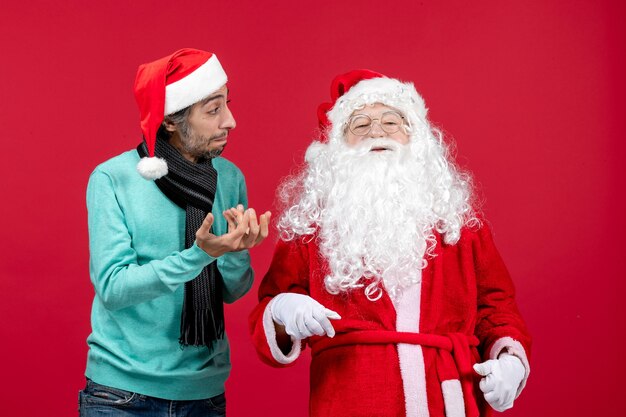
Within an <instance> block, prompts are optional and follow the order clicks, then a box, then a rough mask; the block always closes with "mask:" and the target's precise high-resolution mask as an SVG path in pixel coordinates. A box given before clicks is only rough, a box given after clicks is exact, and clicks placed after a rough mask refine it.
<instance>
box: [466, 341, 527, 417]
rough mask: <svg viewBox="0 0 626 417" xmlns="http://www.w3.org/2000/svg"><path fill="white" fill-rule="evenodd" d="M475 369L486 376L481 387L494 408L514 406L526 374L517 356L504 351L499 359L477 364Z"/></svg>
mask: <svg viewBox="0 0 626 417" xmlns="http://www.w3.org/2000/svg"><path fill="white" fill-rule="evenodd" d="M474 370H475V371H476V372H477V373H478V374H480V375H482V376H483V377H484V378H482V379H481V380H480V383H479V387H480V390H481V391H482V392H483V394H484V395H485V400H487V402H488V403H489V405H491V407H492V408H493V409H494V410H496V411H504V410H508V409H509V408H511V407H513V401H515V396H516V395H517V390H518V388H519V386H520V383H521V382H522V380H523V379H524V375H525V374H526V369H525V368H524V365H523V364H522V361H521V360H520V359H519V358H518V357H517V356H513V355H509V354H508V353H502V354H500V356H499V357H498V359H491V360H488V361H486V362H482V363H477V364H475V365H474Z"/></svg>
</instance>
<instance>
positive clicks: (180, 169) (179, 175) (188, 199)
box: [137, 138, 224, 350]
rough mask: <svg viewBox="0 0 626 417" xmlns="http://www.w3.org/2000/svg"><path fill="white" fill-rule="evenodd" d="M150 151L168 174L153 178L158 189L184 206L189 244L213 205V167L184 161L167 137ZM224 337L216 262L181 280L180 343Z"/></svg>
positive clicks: (206, 342)
mask: <svg viewBox="0 0 626 417" xmlns="http://www.w3.org/2000/svg"><path fill="white" fill-rule="evenodd" d="M137 152H138V153H139V155H140V156H141V157H146V156H148V148H147V146H146V143H145V141H144V142H142V143H140V144H139V146H138V147H137ZM154 155H155V156H156V157H159V158H163V159H165V161H166V162H167V168H168V174H167V175H166V176H164V177H161V178H159V179H156V180H154V182H155V183H156V185H157V186H158V187H159V189H160V190H161V192H163V194H165V195H166V196H167V197H168V198H169V199H170V200H172V201H173V202H174V203H176V204H177V205H178V206H179V207H181V208H183V209H185V214H186V219H185V248H190V247H191V246H193V244H194V242H195V240H196V231H197V230H198V228H199V227H200V225H201V224H202V222H203V220H204V218H205V217H206V215H207V214H208V213H209V212H211V209H212V208H213V199H214V198H215V190H216V188H217V171H216V170H215V168H213V164H212V161H211V159H203V160H200V161H198V163H195V164H194V163H192V162H189V161H187V160H186V159H185V158H184V157H183V156H182V155H181V154H180V152H178V150H176V148H174V147H173V146H172V145H170V144H169V142H168V141H167V140H164V139H160V138H159V139H157V140H156V145H155V150H154ZM223 338H224V304H223V299H222V276H221V274H220V272H219V270H218V269H217V262H216V261H215V262H211V263H210V264H209V265H208V266H206V267H204V268H203V269H202V271H201V272H200V275H198V276H197V277H196V278H194V279H193V280H191V281H188V282H186V283H185V298H184V301H183V311H182V313H181V320H180V339H179V342H180V344H181V345H182V346H207V347H208V348H209V350H211V349H212V346H213V341H215V340H217V339H223Z"/></svg>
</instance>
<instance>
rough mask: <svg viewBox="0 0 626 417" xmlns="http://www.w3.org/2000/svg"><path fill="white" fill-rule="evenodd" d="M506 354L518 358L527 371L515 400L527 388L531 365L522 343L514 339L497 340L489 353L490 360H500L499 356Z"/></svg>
mask: <svg viewBox="0 0 626 417" xmlns="http://www.w3.org/2000/svg"><path fill="white" fill-rule="evenodd" d="M503 351H504V352H506V353H508V354H509V355H513V356H517V357H518V358H519V359H520V360H521V361H522V365H524V368H525V369H526V372H525V373H524V379H522V382H520V384H519V388H518V389H517V394H516V395H515V398H517V397H519V395H520V394H521V393H522V390H523V389H524V387H525V386H526V381H527V380H528V375H529V374H530V364H529V363H528V356H526V351H525V350H524V347H523V346H522V344H521V343H520V342H518V341H517V340H515V339H513V338H512V337H501V338H500V339H498V340H496V342H495V343H494V344H493V346H492V347H491V351H490V352H489V359H498V356H499V355H500V353H502V352H503Z"/></svg>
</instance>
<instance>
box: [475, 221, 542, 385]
mask: <svg viewBox="0 0 626 417" xmlns="http://www.w3.org/2000/svg"><path fill="white" fill-rule="evenodd" d="M474 258H475V264H476V269H477V270H476V279H477V289H478V316H477V323H476V335H477V336H478V338H479V339H480V342H481V347H482V352H483V359H485V360H487V359H496V358H497V357H498V355H499V354H500V353H502V352H508V353H510V354H512V355H515V356H517V357H519V358H520V360H521V361H522V363H523V364H524V367H525V368H526V375H525V377H524V380H523V381H522V383H521V384H520V388H519V390H518V395H519V393H520V392H521V390H522V389H523V387H524V386H525V384H526V380H527V379H528V375H529V373H530V364H529V357H530V347H531V337H530V334H529V332H528V329H527V328H526V324H525V323H524V320H523V319H522V316H521V314H520V312H519V309H518V307H517V304H516V302H515V287H514V285H513V281H512V280H511V277H510V275H509V272H508V270H507V268H506V266H505V265H504V262H503V261H502V258H501V256H500V254H499V253H498V250H497V249H496V247H495V244H494V242H493V238H492V236H491V231H490V230H489V227H488V226H487V224H486V222H485V223H484V224H483V225H482V227H481V228H480V230H479V231H478V232H477V239H476V241H475V243H474Z"/></svg>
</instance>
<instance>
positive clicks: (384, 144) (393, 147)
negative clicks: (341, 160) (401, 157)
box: [353, 138, 403, 154]
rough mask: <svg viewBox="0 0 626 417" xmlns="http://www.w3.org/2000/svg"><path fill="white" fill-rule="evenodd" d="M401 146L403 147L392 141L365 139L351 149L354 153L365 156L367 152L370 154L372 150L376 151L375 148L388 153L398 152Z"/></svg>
mask: <svg viewBox="0 0 626 417" xmlns="http://www.w3.org/2000/svg"><path fill="white" fill-rule="evenodd" d="M402 146H403V145H401V144H400V143H398V142H397V141H395V140H393V139H389V138H372V139H366V140H364V141H362V142H360V143H359V144H358V145H357V146H356V147H354V148H353V149H354V150H355V152H357V153H359V154H366V153H368V152H371V151H372V150H373V149H377V148H378V149H387V150H389V151H399V150H400V149H402Z"/></svg>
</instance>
